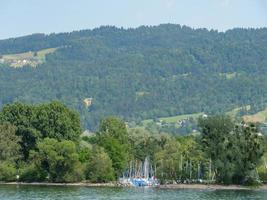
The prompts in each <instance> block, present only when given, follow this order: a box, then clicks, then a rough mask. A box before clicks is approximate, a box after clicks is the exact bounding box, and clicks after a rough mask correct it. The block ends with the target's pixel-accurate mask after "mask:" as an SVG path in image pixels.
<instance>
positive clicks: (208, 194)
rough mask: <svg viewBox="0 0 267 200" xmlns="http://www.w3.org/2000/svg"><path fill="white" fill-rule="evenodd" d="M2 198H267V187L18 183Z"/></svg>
mask: <svg viewBox="0 0 267 200" xmlns="http://www.w3.org/2000/svg"><path fill="white" fill-rule="evenodd" d="M0 199H1V200H2V199H3V200H33V199H34V200H36V199H37V200H41V199H42V200H56V199H60V200H76V199H79V200H90V199H94V200H100V199H101V200H105V199H115V200H121V199H123V200H126V199H129V200H135V199H138V200H143V199H153V200H154V199H164V200H172V199H181V200H182V199H189V200H191V199H192V200H193V199H194V200H198V199H201V200H202V199H203V200H213V199H216V200H232V199H233V200H247V199H256V200H257V199H267V190H242V191H241V190H240V191H238V190H199V189H192V190H191V189H177V190H174V189H156V188H91V187H76V186H14V185H10V186H7V185H0Z"/></svg>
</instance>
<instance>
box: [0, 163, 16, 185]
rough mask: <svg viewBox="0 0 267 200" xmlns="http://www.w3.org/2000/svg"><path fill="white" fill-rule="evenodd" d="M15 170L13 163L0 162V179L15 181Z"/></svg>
mask: <svg viewBox="0 0 267 200" xmlns="http://www.w3.org/2000/svg"><path fill="white" fill-rule="evenodd" d="M16 175H17V170H16V168H15V166H14V164H11V163H8V162H1V163H0V181H16Z"/></svg>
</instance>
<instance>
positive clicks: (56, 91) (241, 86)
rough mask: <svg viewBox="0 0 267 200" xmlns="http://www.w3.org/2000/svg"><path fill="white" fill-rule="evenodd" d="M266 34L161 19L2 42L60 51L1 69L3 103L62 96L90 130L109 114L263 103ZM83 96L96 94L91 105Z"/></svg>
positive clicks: (133, 117)
mask: <svg viewBox="0 0 267 200" xmlns="http://www.w3.org/2000/svg"><path fill="white" fill-rule="evenodd" d="M266 35H267V29H266V28H262V29H233V30H229V31H226V32H225V33H219V32H217V31H213V30H211V31H208V30H206V29H192V28H189V27H186V26H180V25H172V24H163V25H160V26H151V27H147V26H142V27H139V28H136V29H119V28H115V27H100V28H97V29H94V30H84V31H76V32H72V33H61V34H51V35H43V34H36V35H32V36H26V37H21V38H16V39H9V40H2V41H0V54H3V55H4V54H9V53H18V52H27V51H37V50H40V49H43V48H50V47H62V48H60V49H58V50H57V51H56V52H55V53H53V54H51V55H48V56H47V58H46V63H45V64H42V65H40V66H38V67H37V68H29V67H24V68H20V69H13V68H10V67H8V66H1V67H0V99H1V102H0V105H3V104H6V103H10V102H14V101H18V100H19V101H23V102H28V103H40V102H45V101H51V100H54V99H58V100H61V101H63V102H64V103H66V105H68V106H70V107H71V108H74V109H76V110H77V111H79V112H80V114H81V116H82V117H81V119H82V122H83V125H84V127H86V128H89V129H92V130H96V129H97V127H98V123H99V120H100V119H101V118H102V117H103V116H109V115H117V116H120V117H123V118H124V119H125V120H127V121H140V120H142V119H147V118H155V117H164V116H172V115H177V114H185V113H186V114H187V113H198V112H206V113H211V114H213V113H222V112H225V111H228V110H231V109H233V108H236V107H240V106H246V105H263V104H264V103H266V102H267V96H266V94H267V82H266V81H265V80H266V73H267V70H266V69H267V68H266V66H267V56H266V55H267V49H266V45H267V40H266V38H267V37H266ZM85 98H93V101H92V105H91V106H90V107H89V108H87V107H85V106H84V105H83V102H82V101H83V99H85ZM258 107H261V106H258ZM254 108H255V109H256V110H257V109H258V108H257V106H253V109H254Z"/></svg>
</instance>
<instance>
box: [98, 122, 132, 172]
mask: <svg viewBox="0 0 267 200" xmlns="http://www.w3.org/2000/svg"><path fill="white" fill-rule="evenodd" d="M97 138H98V139H97V140H98V144H99V145H100V146H102V147H104V149H105V151H106V152H107V153H108V155H109V157H110V159H111V160H112V166H113V168H114V170H115V174H116V177H119V176H120V175H121V174H122V173H123V171H124V170H125V168H126V165H127V161H128V155H129V146H128V133H127V129H126V125H125V123H124V122H123V121H122V120H121V119H119V118H115V117H109V118H106V119H104V120H102V121H101V124H100V129H99V132H98V134H97Z"/></svg>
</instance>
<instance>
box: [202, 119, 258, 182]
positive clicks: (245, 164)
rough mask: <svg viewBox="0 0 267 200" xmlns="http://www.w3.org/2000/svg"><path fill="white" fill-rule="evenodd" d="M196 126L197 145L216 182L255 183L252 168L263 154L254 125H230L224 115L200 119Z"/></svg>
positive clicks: (255, 177)
mask: <svg viewBox="0 0 267 200" xmlns="http://www.w3.org/2000/svg"><path fill="white" fill-rule="evenodd" d="M199 125H200V128H201V133H202V139H201V143H202V145H203V148H204V152H205V153H206V156H207V158H209V159H210V161H211V163H212V165H213V168H214V172H215V177H216V181H217V182H218V183H224V184H230V183H237V184H252V183H254V182H255V181H257V180H258V177H257V176H256V174H257V173H256V167H257V165H258V164H259V162H260V159H261V157H262V155H263V137H262V136H261V135H260V134H259V133H258V131H257V128H256V127H255V125H253V124H251V125H247V124H238V125H234V123H233V122H232V120H231V119H230V118H229V117H226V116H215V117H208V118H204V119H200V120H199Z"/></svg>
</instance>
